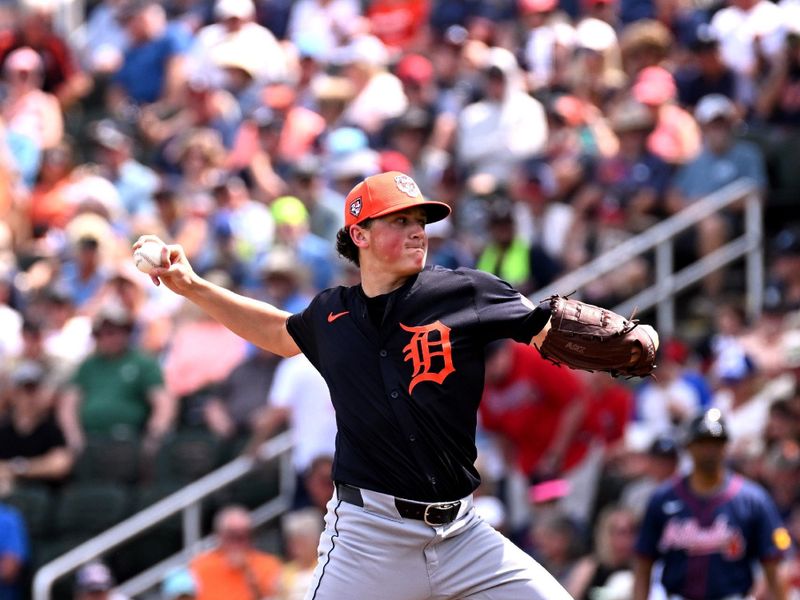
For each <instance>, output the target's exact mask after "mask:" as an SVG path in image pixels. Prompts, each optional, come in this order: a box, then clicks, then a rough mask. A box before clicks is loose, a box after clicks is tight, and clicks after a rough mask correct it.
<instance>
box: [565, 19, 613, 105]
mask: <svg viewBox="0 0 800 600" xmlns="http://www.w3.org/2000/svg"><path fill="white" fill-rule="evenodd" d="M575 46H576V48H575V54H574V57H573V59H572V61H571V64H570V68H569V69H567V70H566V73H565V81H564V82H563V83H566V84H567V86H568V88H567V89H569V90H570V91H571V92H572V93H573V94H575V96H577V97H578V98H581V99H582V100H586V101H588V102H590V103H592V104H594V105H595V106H605V105H606V104H607V102H608V101H609V100H610V99H611V98H612V97H614V96H616V95H617V94H618V93H619V91H620V90H621V89H622V88H623V87H624V86H625V81H626V77H625V73H624V72H623V71H622V65H621V59H620V49H619V44H618V43H617V34H616V32H615V31H614V28H613V27H612V26H611V25H609V24H608V23H606V22H605V21H601V20H600V19H594V18H587V19H583V20H581V21H580V23H578V25H577V26H576V28H575ZM557 83H559V82H557Z"/></svg>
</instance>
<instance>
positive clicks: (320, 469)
mask: <svg viewBox="0 0 800 600" xmlns="http://www.w3.org/2000/svg"><path fill="white" fill-rule="evenodd" d="M332 468H333V456H332V455H330V454H323V455H321V456H317V457H315V458H314V460H312V461H311V465H310V466H309V467H308V469H307V470H306V473H305V476H304V477H303V487H304V488H305V492H306V494H307V495H308V498H309V499H310V500H311V506H312V507H314V508H316V509H318V510H320V511H323V512H324V511H325V507H326V505H327V504H328V502H329V501H330V499H331V498H332V497H333V478H332V477H331V470H332Z"/></svg>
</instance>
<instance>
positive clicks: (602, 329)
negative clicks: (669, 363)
mask: <svg viewBox="0 0 800 600" xmlns="http://www.w3.org/2000/svg"><path fill="white" fill-rule="evenodd" d="M545 303H547V304H548V305H549V307H550V331H549V332H548V333H547V337H545V339H544V342H543V343H542V345H541V346H537V348H538V350H539V352H541V354H542V356H544V357H545V358H546V359H548V360H550V361H552V362H554V363H556V364H562V363H563V364H565V365H567V366H568V367H571V368H573V369H583V370H586V371H606V372H607V373H610V374H611V375H613V376H614V377H617V376H623V377H646V376H648V375H651V374H652V372H653V369H655V367H656V364H655V362H656V350H658V334H657V333H656V331H655V329H653V328H652V327H650V326H649V325H640V324H639V322H638V321H636V320H633V319H626V318H625V317H622V316H620V315H618V314H616V313H614V312H612V311H610V310H606V309H605V308H600V307H599V306H594V305H592V304H586V303H584V302H581V301H579V300H571V299H569V298H567V297H564V296H559V295H557V294H556V295H553V296H550V297H549V298H547V299H546V300H545V301H544V302H543V304H545Z"/></svg>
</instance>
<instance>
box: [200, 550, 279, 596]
mask: <svg viewBox="0 0 800 600" xmlns="http://www.w3.org/2000/svg"><path fill="white" fill-rule="evenodd" d="M245 561H246V563H247V566H248V567H249V569H250V572H251V573H252V574H253V578H254V581H255V582H256V584H257V586H258V590H259V592H260V596H258V597H256V596H255V595H254V591H253V589H252V588H251V586H250V585H248V582H247V577H246V576H245V570H244V569H243V568H241V567H235V566H233V565H231V563H230V562H229V561H228V559H227V558H226V557H225V555H224V554H223V553H222V552H221V551H220V550H209V551H208V552H204V553H203V554H200V555H199V556H197V557H196V558H195V559H194V560H193V561H192V562H191V565H190V568H191V570H192V573H193V574H194V576H195V578H196V579H197V587H198V588H199V589H198V594H197V599H196V600H221V599H223V600H262V599H263V598H271V597H273V596H276V595H277V593H278V589H279V585H280V575H281V568H282V566H281V561H280V560H278V559H277V558H276V557H274V556H272V555H271V554H266V553H265V552H259V551H258V550H249V551H248V552H247V557H246V559H245Z"/></svg>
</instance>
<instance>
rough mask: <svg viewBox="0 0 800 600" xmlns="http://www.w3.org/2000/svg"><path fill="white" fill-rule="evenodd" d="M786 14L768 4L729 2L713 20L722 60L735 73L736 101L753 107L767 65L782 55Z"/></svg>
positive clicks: (744, 0)
mask: <svg viewBox="0 0 800 600" xmlns="http://www.w3.org/2000/svg"><path fill="white" fill-rule="evenodd" d="M782 25H783V13H782V11H781V9H780V8H778V6H777V5H776V4H774V3H772V2H768V1H766V0H729V2H728V6H727V7H725V8H723V9H722V10H720V11H718V12H716V13H715V14H714V16H713V17H712V19H711V34H712V35H713V36H714V37H716V38H717V39H718V40H720V50H721V52H722V60H723V61H724V62H725V64H726V65H727V66H729V67H730V68H731V69H733V71H734V72H735V73H736V77H737V87H738V92H737V97H738V98H739V99H740V100H742V101H743V102H744V103H745V104H746V105H748V106H751V105H752V103H753V101H754V100H755V95H756V87H755V85H756V82H757V81H758V79H759V78H760V76H761V74H762V72H763V70H764V65H765V63H766V62H767V61H768V60H773V59H774V58H776V57H777V55H778V54H779V53H780V52H781V50H782V46H783V39H784V32H783V26H782Z"/></svg>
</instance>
